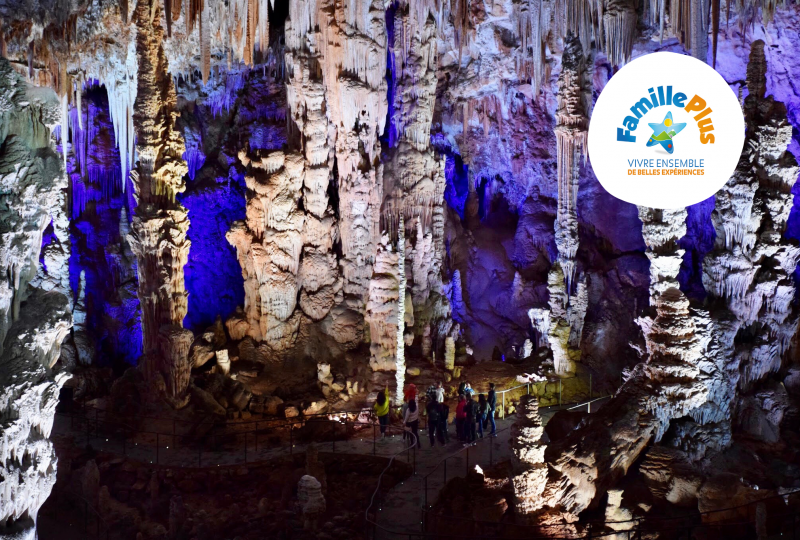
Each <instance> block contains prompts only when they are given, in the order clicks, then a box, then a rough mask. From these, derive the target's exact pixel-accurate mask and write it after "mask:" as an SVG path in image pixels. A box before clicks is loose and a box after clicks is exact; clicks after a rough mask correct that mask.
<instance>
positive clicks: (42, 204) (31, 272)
mask: <svg viewBox="0 0 800 540" xmlns="http://www.w3.org/2000/svg"><path fill="white" fill-rule="evenodd" d="M58 106H59V104H58V99H57V97H56V95H55V94H54V93H53V92H52V91H51V90H47V89H40V88H32V87H30V86H29V85H28V84H26V83H25V82H24V81H23V80H22V78H21V77H20V76H19V75H17V74H16V73H14V71H13V70H12V69H11V66H10V65H9V63H8V62H7V61H6V60H5V59H4V58H0V198H2V203H3V204H2V210H0V238H1V240H0V270H2V272H1V273H0V275H2V279H0V388H2V390H0V415H1V416H2V418H3V420H2V430H1V431H0V493H2V494H3V495H2V497H0V522H2V523H3V526H2V528H1V530H0V536H2V537H4V538H34V537H35V536H36V531H35V522H36V514H37V512H38V511H39V508H40V507H41V506H42V504H43V503H44V501H45V499H47V497H48V496H49V495H50V491H51V489H52V487H53V485H54V484H55V481H56V463H57V459H56V453H55V450H54V448H53V445H52V444H51V443H50V441H49V440H48V438H49V436H50V431H51V429H52V427H53V419H54V416H55V408H56V405H57V403H58V395H59V390H60V389H61V386H62V385H63V384H64V382H65V381H66V380H67V379H68V378H69V375H68V374H67V373H65V372H63V371H58V370H54V369H53V367H54V365H55V363H56V361H57V360H58V358H59V354H60V347H61V342H62V341H63V340H64V338H65V337H66V336H67V334H68V333H69V330H70V327H71V325H72V315H71V310H70V302H69V300H68V298H67V296H65V295H64V291H63V290H62V289H61V287H60V286H59V285H58V283H59V279H58V277H57V276H59V275H60V273H61V272H63V271H65V270H66V269H65V268H61V267H57V266H56V262H57V261H59V260H60V259H58V258H51V259H49V261H50V263H51V266H50V267H49V268H41V269H40V265H39V259H40V249H41V247H42V236H43V233H44V232H45V229H46V228H47V226H48V225H49V224H50V223H51V222H52V221H54V220H56V219H58V217H59V216H60V215H63V214H64V213H65V212H66V204H65V203H66V198H65V196H64V194H63V192H62V190H63V189H64V188H65V187H66V182H65V175H64V171H63V169H62V168H61V163H62V160H61V159H60V158H59V157H58V156H57V155H56V153H55V149H54V148H53V147H52V146H51V141H50V130H51V129H52V128H53V127H54V126H55V124H57V122H58ZM63 262H64V261H61V263H62V264H63Z"/></svg>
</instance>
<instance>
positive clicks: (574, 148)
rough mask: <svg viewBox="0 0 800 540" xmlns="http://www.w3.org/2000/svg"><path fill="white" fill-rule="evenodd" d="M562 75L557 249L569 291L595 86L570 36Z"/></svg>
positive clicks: (558, 118) (576, 42)
mask: <svg viewBox="0 0 800 540" xmlns="http://www.w3.org/2000/svg"><path fill="white" fill-rule="evenodd" d="M564 45H565V46H564V54H563V56H562V62H561V64H562V68H561V75H560V76H559V78H558V90H559V91H558V109H557V111H556V128H555V134H556V141H557V147H556V148H557V166H558V215H557V217H556V223H555V226H556V246H557V248H558V254H559V255H558V260H559V263H560V264H561V267H562V269H563V271H564V277H565V279H566V284H567V291H568V292H570V291H571V290H572V282H573V280H574V278H575V256H576V254H577V252H578V243H579V239H578V215H577V201H578V184H579V182H580V175H579V172H580V171H579V165H580V164H579V159H580V156H581V154H584V155H585V152H586V142H587V139H586V138H587V133H588V127H589V113H590V111H591V100H592V86H591V82H590V81H591V79H590V76H589V72H588V70H587V67H586V64H587V62H586V61H585V59H584V55H583V50H582V48H581V43H580V41H579V40H578V38H577V37H575V36H573V35H572V34H571V33H569V34H568V35H567V38H566V40H565V42H564Z"/></svg>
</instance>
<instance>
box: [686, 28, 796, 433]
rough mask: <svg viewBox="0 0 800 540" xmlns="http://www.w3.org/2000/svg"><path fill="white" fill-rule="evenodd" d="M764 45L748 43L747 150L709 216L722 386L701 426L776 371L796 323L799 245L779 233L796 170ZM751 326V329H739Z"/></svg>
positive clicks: (707, 278)
mask: <svg viewBox="0 0 800 540" xmlns="http://www.w3.org/2000/svg"><path fill="white" fill-rule="evenodd" d="M766 67H767V66H766V59H765V56H764V42H763V41H760V40H758V41H755V42H753V44H752V46H751V51H750V63H749V64H748V68H747V87H748V90H749V95H748V96H747V98H745V103H744V113H745V124H746V126H747V136H746V138H745V143H744V150H743V153H742V157H741V159H740V161H739V164H738V165H737V167H736V170H735V171H734V173H733V176H732V177H731V179H730V180H729V181H728V182H727V183H726V184H725V186H723V188H722V189H721V190H720V191H718V192H717V194H716V198H715V207H714V212H713V213H712V214H711V221H712V224H713V225H714V229H715V231H716V241H715V244H714V248H713V249H712V250H711V252H710V253H709V254H708V255H707V256H706V258H705V260H704V264H703V285H704V286H705V289H706V291H707V292H708V294H709V295H710V296H711V297H713V298H715V299H718V300H720V301H721V302H722V303H723V305H726V306H727V310H726V309H719V310H718V311H717V312H715V313H714V315H715V320H717V321H718V330H717V334H716V336H715V337H716V340H717V341H716V342H717V343H718V348H717V349H716V350H713V352H714V353H715V354H714V356H713V359H714V362H715V364H716V368H717V375H718V377H719V378H720V381H719V384H717V385H715V386H714V387H713V390H714V396H713V399H712V400H710V402H709V404H708V405H707V406H706V408H705V409H704V410H703V411H702V414H698V415H697V417H696V420H697V421H698V422H699V423H702V424H707V423H710V422H721V421H727V420H728V419H730V417H731V415H732V413H733V411H734V410H735V407H736V404H737V402H738V401H739V400H741V399H743V396H742V394H743V393H746V392H747V391H748V390H749V389H750V388H751V387H752V386H753V385H754V383H756V382H757V381H760V380H762V379H764V378H765V377H767V376H768V375H769V374H770V373H774V372H776V371H778V370H779V369H780V368H781V366H782V362H783V359H782V356H783V354H784V352H785V351H786V350H787V348H788V347H789V343H790V340H791V337H792V336H793V335H794V333H795V331H796V328H797V320H798V315H797V313H796V312H795V311H794V310H793V309H792V307H791V299H792V298H794V296H795V286H794V281H793V279H792V277H791V276H792V274H793V273H794V269H795V267H796V265H797V263H798V260H799V259H800V248H798V247H797V246H795V245H793V244H792V243H790V242H789V241H788V240H786V239H784V238H783V233H784V231H785V230H786V223H787V220H788V217H789V212H790V211H791V208H792V199H793V196H792V194H791V189H792V185H793V184H794V183H795V181H796V179H797V175H798V171H800V169H799V168H798V166H797V162H796V161H795V159H794V157H793V156H792V154H791V153H790V152H788V151H787V149H788V145H789V143H790V141H791V132H792V128H791V126H790V124H789V123H788V122H787V119H786V116H787V112H786V107H785V106H784V105H783V104H782V103H780V102H777V101H775V100H774V98H773V97H772V96H768V97H765V93H766ZM746 328H749V329H750V330H749V331H746V332H741V330H744V329H746Z"/></svg>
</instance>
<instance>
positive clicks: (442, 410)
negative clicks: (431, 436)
mask: <svg viewBox="0 0 800 540" xmlns="http://www.w3.org/2000/svg"><path fill="white" fill-rule="evenodd" d="M438 405H439V427H438V429H437V431H438V434H439V442H440V443H442V446H444V445H446V444H449V443H450V434H449V433H447V422H448V421H449V420H450V407H449V406H448V405H447V403H445V402H442V403H439V404H438Z"/></svg>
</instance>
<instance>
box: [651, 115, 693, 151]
mask: <svg viewBox="0 0 800 540" xmlns="http://www.w3.org/2000/svg"><path fill="white" fill-rule="evenodd" d="M648 125H649V126H650V129H652V130H653V134H652V135H650V138H649V139H648V140H647V147H648V148H649V147H651V146H655V145H657V144H660V145H661V147H662V148H664V150H666V151H667V152H669V153H670V154H671V153H673V152H674V151H675V143H674V142H673V141H672V139H673V137H675V135H677V134H678V133H680V132H681V131H682V130H683V128H685V127H686V124H676V123H675V122H673V121H672V111H670V112H668V113H667V116H665V117H664V121H663V122H661V123H660V124H655V123H654V124H650V123H648Z"/></svg>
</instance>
